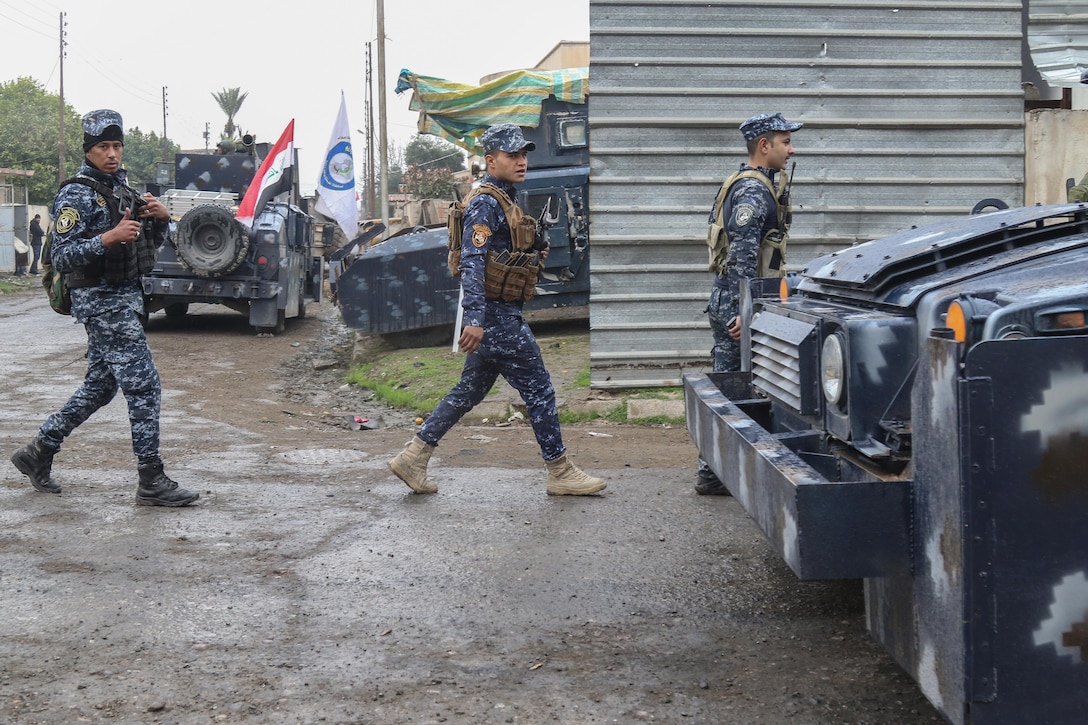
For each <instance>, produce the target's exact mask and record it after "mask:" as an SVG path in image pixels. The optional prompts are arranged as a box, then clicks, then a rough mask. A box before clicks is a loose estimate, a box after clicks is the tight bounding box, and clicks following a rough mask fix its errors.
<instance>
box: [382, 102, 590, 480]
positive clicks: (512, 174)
mask: <svg viewBox="0 0 1088 725" xmlns="http://www.w3.org/2000/svg"><path fill="white" fill-rule="evenodd" d="M481 144H482V146H483V149H484V161H485V163H486V165H487V175H486V176H485V178H484V180H483V184H485V185H486V184H492V185H494V186H496V187H498V188H499V189H500V190H501V191H502V192H503V193H505V195H506V197H507V198H508V199H510V200H515V199H517V190H516V189H515V187H514V184H515V183H518V182H521V181H523V180H524V179H525V171H526V169H527V168H528V152H529V151H532V150H533V149H534V148H536V145H535V144H533V143H532V142H530V141H526V140H525V137H524V136H523V135H522V133H521V129H520V128H519V127H518V126H516V125H515V124H512V123H504V124H499V125H495V126H491V127H489V128H488V129H487V130H486V131H485V132H484V134H483V136H482V137H481ZM511 249H512V242H511V229H510V224H509V223H508V221H507V218H506V214H505V213H504V211H503V207H502V204H501V203H500V202H499V200H498V199H496V198H495V197H494V196H491V195H489V194H478V195H475V196H473V198H472V199H471V200H470V201H469V203H468V205H467V207H466V208H465V215H464V233H463V234H462V237H461V264H460V270H461V284H462V288H463V291H464V297H463V302H462V308H463V310H464V328H463V330H462V332H461V335H460V338H459V339H458V344H459V346H460V349H461V350H462V351H464V352H465V353H467V355H468V357H467V358H466V359H465V367H464V370H463V371H462V373H461V380H460V382H458V383H457V385H456V386H454V388H453V390H451V391H450V392H449V393H448V394H447V395H446V397H444V398H443V399H442V401H441V402H440V403H439V404H438V406H437V407H436V408H435V409H434V412H433V413H432V414H431V415H430V417H428V418H427V420H426V422H424V424H423V426H422V427H421V428H420V429H419V432H418V434H417V435H416V436H415V437H414V438H413V439H412V440H411V441H409V442H408V444H407V445H406V446H405V448H404V450H403V451H401V452H400V453H399V454H398V455H397V456H396V457H395V458H394V459H393V460H391V461H390V462H389V468H390V470H392V471H393V473H394V474H396V475H397V477H398V478H400V479H401V480H402V481H404V482H405V483H407V484H408V486H409V487H410V488H411V489H412V490H413V491H415V492H416V493H435V492H436V491H437V490H438V485H437V484H436V483H435V482H434V481H433V480H432V479H429V478H428V477H427V463H428V461H429V460H430V457H431V454H432V453H433V452H434V450H435V447H436V446H437V445H438V442H439V441H440V440H441V439H442V436H444V435H445V434H446V432H447V431H449V429H450V428H452V427H453V425H454V424H455V423H456V422H457V421H459V420H460V419H461V418H462V416H464V415H465V414H466V413H468V412H469V411H470V410H472V408H474V407H475V406H476V405H477V404H478V403H479V402H480V401H482V400H483V399H484V396H485V395H487V392H488V391H489V390H490V389H491V387H492V386H493V385H494V384H495V381H496V380H497V379H498V376H499V375H502V376H503V377H504V378H505V379H506V381H507V382H508V383H510V385H511V386H512V387H513V388H514V389H515V390H517V391H518V393H520V394H521V397H522V399H523V400H524V401H525V405H526V408H527V409H528V412H529V421H530V423H531V424H532V426H533V432H534V433H535V434H536V440H537V443H538V444H539V445H540V452H541V454H542V456H543V458H544V464H545V466H546V467H547V470H548V479H547V493H548V494H549V495H552V496H563V495H575V496H579V495H586V494H592V493H597V492H598V491H601V490H602V489H604V488H605V485H606V484H605V482H604V480H602V479H600V478H596V477H594V476H590V475H588V474H586V473H584V472H583V471H581V470H580V469H578V468H577V467H576V466H575V465H574V464H573V463H571V462H570V461H569V460H568V458H567V455H566V446H564V445H563V436H562V433H561V432H560V430H559V412H558V410H557V409H556V405H555V389H554V388H553V387H552V382H551V376H550V375H549V374H548V371H547V369H546V368H545V367H544V360H543V358H542V357H541V354H540V346H539V345H538V344H537V342H536V338H535V337H534V336H533V333H532V331H531V330H530V329H529V325H528V324H527V323H526V322H525V320H524V318H523V317H522V304H523V302H522V301H520V300H519V301H514V302H509V301H504V300H502V299H495V298H492V297H491V296H489V295H488V294H487V293H485V284H484V281H485V275H486V266H487V264H489V262H488V261H487V259H488V252H489V251H490V252H495V253H496V254H502V253H504V252H510V251H511ZM540 254H541V256H542V258H544V257H546V256H547V249H546V248H545V249H544V250H542V251H541V252H540Z"/></svg>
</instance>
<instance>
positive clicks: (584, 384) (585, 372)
mask: <svg viewBox="0 0 1088 725" xmlns="http://www.w3.org/2000/svg"><path fill="white" fill-rule="evenodd" d="M589 382H590V378H589V363H586V366H585V367H584V368H582V369H581V370H580V371H579V372H578V377H576V378H575V379H574V387H576V388H588V387H589Z"/></svg>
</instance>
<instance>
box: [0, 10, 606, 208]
mask: <svg viewBox="0 0 1088 725" xmlns="http://www.w3.org/2000/svg"><path fill="white" fill-rule="evenodd" d="M375 6H376V3H375V2H374V0H309V1H308V2H298V3H292V4H286V3H274V4H273V3H268V4H265V3H254V2H240V1H238V0H217V1H215V2H212V1H209V0H178V1H177V2H172V3H161V2H159V3H150V2H146V1H145V2H132V1H130V0H111V1H110V2H101V3H98V2H95V3H92V2H70V1H69V2H65V1H63V0H34V2H16V0H0V49H2V50H0V82H8V81H11V80H14V79H16V78H19V77H23V76H29V77H31V78H34V79H35V80H37V81H38V82H39V83H41V84H42V85H44V86H45V88H46V90H48V91H50V92H52V93H57V92H59V90H60V62H59V55H60V41H59V38H58V33H59V30H60V14H61V13H62V12H63V13H64V14H65V16H64V19H65V22H66V28H65V40H66V41H67V48H66V55H65V60H64V97H65V100H66V102H67V103H68V105H69V106H71V107H73V108H74V109H75V110H76V111H77V112H78V113H80V114H83V113H86V112H87V111H91V110H93V109H96V108H113V109H115V110H117V111H120V112H121V114H122V116H123V117H124V119H125V126H126V128H134V127H138V128H139V129H140V130H141V131H144V132H150V131H155V132H156V133H157V134H159V135H162V133H163V88H164V87H165V88H166V119H165V129H166V135H167V136H168V137H169V138H170V139H171V140H173V141H174V142H175V143H178V144H179V145H180V146H181V147H182V148H186V149H194V148H204V145H205V141H204V132H205V129H206V128H207V129H208V130H209V131H210V133H211V144H212V145H214V144H215V143H216V141H218V140H219V136H220V133H221V132H222V130H223V124H224V123H225V121H226V117H225V116H224V115H223V113H222V111H220V110H219V107H218V105H216V103H215V100H214V99H213V98H212V95H211V94H212V93H213V92H216V91H220V90H222V89H223V88H233V87H239V88H241V89H242V90H243V91H245V92H248V93H249V97H248V98H247V99H246V101H245V103H243V105H242V109H241V111H240V112H239V114H238V115H237V117H236V118H235V123H236V124H237V125H238V126H239V128H240V129H242V130H243V131H246V132H250V133H253V134H255V135H256V136H257V140H258V141H267V142H269V143H273V142H275V140H276V139H277V138H278V137H279V135H280V133H281V132H282V131H283V129H284V128H285V127H286V126H287V123H288V122H289V121H290V120H291V119H292V118H294V119H295V146H296V148H298V149H299V166H300V169H299V172H300V183H301V185H302V191H303V193H304V194H310V193H312V192H313V189H314V187H315V185H316V180H317V177H318V174H319V173H320V164H321V163H322V161H323V158H324V155H325V148H326V146H327V145H328V141H329V135H330V133H331V132H332V126H333V122H334V121H335V119H336V112H337V110H338V109H339V105H340V91H341V90H343V92H344V94H345V98H346V102H347V112H348V120H349V121H350V123H351V127H352V132H353V139H352V141H353V146H354V149H355V166H356V176H358V175H359V174H360V173H362V169H363V160H364V156H365V138H364V136H363V134H361V133H358V132H357V129H362V128H364V127H365V121H366V119H365V115H366V113H365V98H366V96H365V80H366V44H367V42H371V47H372V49H373V50H372V54H373V55H372V73H373V76H374V78H375V79H377V76H378V57H377V43H376V39H377V18H376V11H375ZM265 8H269V9H267V10H266V9H265ZM272 8H276V9H272ZM285 8H296V9H295V10H285ZM258 9H259V10H258ZM255 10H256V11H257V12H254V11H255ZM385 35H386V59H385V69H386V83H385V92H386V108H387V113H388V125H389V137H390V139H391V141H393V142H395V143H397V144H400V145H401V146H403V145H405V144H407V142H408V141H409V140H411V138H412V136H413V135H414V134H415V124H416V114H415V113H412V112H410V111H408V101H409V98H410V94H408V93H405V94H403V95H399V96H398V95H397V94H396V93H394V91H393V89H394V87H395V86H396V79H397V75H398V73H399V72H400V69H401V68H408V69H409V70H411V71H413V72H415V73H418V74H420V75H429V76H437V77H439V78H446V79H448V80H451V81H458V82H461V83H468V84H476V83H478V82H479V80H480V78H481V77H482V76H485V75H488V74H491V73H497V72H500V71H505V70H515V69H520V68H527V67H531V66H533V65H535V64H536V63H537V62H538V61H540V60H541V59H542V58H543V57H544V56H545V55H546V54H547V53H548V52H549V51H550V50H551V49H552V48H553V47H555V45H556V44H557V43H559V42H560V41H562V40H572V41H588V40H589V0H547V2H525V1H524V0H501V1H500V0H469V1H468V2H463V3H455V2H449V0H385ZM373 103H374V109H373V110H374V123H375V126H376V125H377V122H378V91H377V89H376V88H375V91H374V95H373Z"/></svg>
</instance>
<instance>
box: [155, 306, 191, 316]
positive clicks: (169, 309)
mask: <svg viewBox="0 0 1088 725" xmlns="http://www.w3.org/2000/svg"><path fill="white" fill-rule="evenodd" d="M162 311H163V312H165V313H166V316H167V317H185V315H186V314H188V312H189V303H188V302H172V303H171V304H169V305H167V306H166V307H163V308H162Z"/></svg>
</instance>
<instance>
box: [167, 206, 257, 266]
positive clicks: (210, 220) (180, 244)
mask: <svg viewBox="0 0 1088 725" xmlns="http://www.w3.org/2000/svg"><path fill="white" fill-rule="evenodd" d="M174 246H175V247H176V248H177V252H178V259H180V260H181V263H182V264H184V265H185V266H186V267H187V268H188V269H189V270H190V271H191V272H192V273H193V274H195V275H196V276H198V277H222V276H224V275H227V274H230V273H231V272H233V271H234V270H235V269H237V268H238V265H240V264H241V263H242V262H243V261H245V258H246V256H247V255H248V254H249V247H250V245H249V231H248V230H247V229H246V228H245V227H243V226H242V225H241V224H240V223H239V222H238V220H237V219H235V218H234V215H233V214H231V212H230V210H229V209H226V208H224V207H221V206H216V205H214V204H204V205H203V206H198V207H196V208H194V209H192V210H190V211H189V212H188V213H186V214H185V216H183V217H182V218H181V221H180V222H178V228H177V234H176V235H175V237H174Z"/></svg>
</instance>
